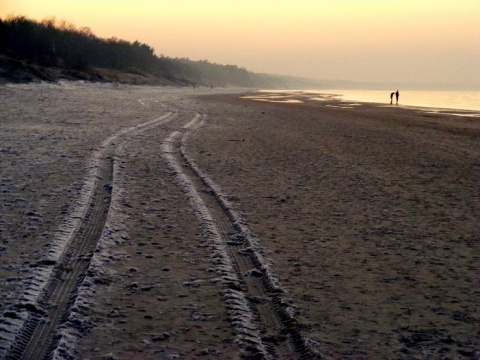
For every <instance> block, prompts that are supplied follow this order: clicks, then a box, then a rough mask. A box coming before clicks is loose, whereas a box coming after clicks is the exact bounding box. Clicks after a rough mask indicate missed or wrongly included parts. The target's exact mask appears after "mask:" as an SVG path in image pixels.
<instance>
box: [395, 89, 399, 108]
mask: <svg viewBox="0 0 480 360" xmlns="http://www.w3.org/2000/svg"><path fill="white" fill-rule="evenodd" d="M399 96H400V93H399V92H398V90H397V92H396V93H395V97H396V98H397V105H398V97H399Z"/></svg>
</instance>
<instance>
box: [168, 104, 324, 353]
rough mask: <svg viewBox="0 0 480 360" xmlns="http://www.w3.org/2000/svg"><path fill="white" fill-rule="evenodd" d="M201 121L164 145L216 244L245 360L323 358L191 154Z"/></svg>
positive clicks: (251, 239) (216, 259)
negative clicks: (190, 140)
mask: <svg viewBox="0 0 480 360" xmlns="http://www.w3.org/2000/svg"><path fill="white" fill-rule="evenodd" d="M204 119H205V115H201V114H198V113H197V114H196V116H195V117H194V118H193V119H192V120H191V121H190V122H189V123H188V124H187V125H186V126H184V128H183V129H182V130H179V131H174V132H173V133H171V135H170V136H169V137H168V138H167V139H166V140H165V142H164V144H163V148H162V149H163V154H164V156H165V157H166V159H167V160H168V162H169V164H170V166H171V167H172V168H173V169H174V171H175V173H176V176H177V180H178V182H179V183H180V185H181V186H182V187H183V188H184V189H185V191H186V192H187V194H188V196H189V197H190V200H191V203H192V205H193V207H194V209H195V210H196V213H197V216H198V217H199V218H200V220H201V222H202V224H203V225H204V228H205V229H206V232H207V234H208V237H209V239H210V240H211V247H212V250H213V251H212V259H211V260H210V262H211V263H212V264H214V265H216V266H217V273H218V274H219V275H220V278H219V279H218V281H219V282H220V283H222V284H223V286H224V300H225V303H226V305H227V308H228V310H229V313H230V317H231V321H232V323H233V325H234V327H235V329H236V332H237V339H236V341H237V343H238V345H239V347H240V350H241V353H242V356H243V357H244V358H256V359H270V358H274V359H277V358H280V359H312V358H316V357H317V355H316V354H315V353H314V351H313V350H312V349H311V348H310V347H309V345H308V342H307V340H306V339H305V338H304V337H303V335H302V334H301V332H300V326H299V324H298V323H297V321H296V320H295V318H294V316H293V311H292V309H291V307H290V306H289V304H288V302H287V301H286V299H285V298H284V297H283V296H282V294H283V292H284V291H283V289H282V288H281V287H280V285H279V284H278V281H277V280H276V279H275V277H274V276H273V275H272V273H271V271H270V269H269V267H268V266H267V265H266V262H265V261H264V260H263V258H262V255H261V253H260V251H259V250H258V246H257V243H256V241H255V239H254V237H253V236H252V234H251V233H250V231H249V229H248V228H247V227H246V226H245V224H243V223H242V222H241V221H240V219H239V217H238V216H237V215H236V214H235V213H234V211H233V210H232V207H231V205H230V204H229V202H228V200H227V198H226V197H225V196H223V195H222V194H221V192H220V191H219V189H217V188H216V186H215V185H214V184H213V183H212V182H211V181H210V180H209V179H208V178H207V177H206V176H205V175H204V174H203V173H202V172H201V171H200V170H199V169H198V167H197V166H196V165H195V164H194V163H193V161H191V160H190V159H189V158H188V156H187V155H186V153H185V139H186V138H187V135H188V133H189V130H191V129H193V128H195V127H197V126H199V125H201V124H202V123H203V121H204Z"/></svg>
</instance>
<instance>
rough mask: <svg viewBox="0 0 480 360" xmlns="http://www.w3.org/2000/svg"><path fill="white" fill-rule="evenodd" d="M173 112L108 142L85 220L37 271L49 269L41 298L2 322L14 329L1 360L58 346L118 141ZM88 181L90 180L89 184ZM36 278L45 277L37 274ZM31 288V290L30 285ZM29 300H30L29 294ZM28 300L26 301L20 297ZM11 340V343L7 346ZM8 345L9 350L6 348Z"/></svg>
mask: <svg viewBox="0 0 480 360" xmlns="http://www.w3.org/2000/svg"><path fill="white" fill-rule="evenodd" d="M176 116H177V115H176V114H175V113H173V112H169V113H167V114H166V115H164V116H161V117H159V118H156V119H154V120H151V121H148V122H145V123H143V124H140V125H136V126H133V127H130V128H127V129H124V130H122V131H119V132H118V133H116V134H114V135H113V136H111V137H110V138H108V139H106V140H105V141H104V142H103V143H102V146H101V150H100V151H99V152H97V153H96V154H95V155H94V157H93V162H94V163H95V164H94V165H95V166H96V169H97V170H96V172H94V173H93V174H91V175H90V177H94V179H89V181H90V182H92V183H93V185H92V188H91V190H90V193H89V198H88V201H87V202H86V203H85V208H84V209H81V214H82V216H81V217H80V218H78V219H76V222H75V228H74V230H73V231H72V233H71V236H70V237H69V239H68V240H67V243H66V244H64V245H63V251H62V253H61V254H60V255H59V257H58V259H46V260H44V261H43V262H42V263H40V264H38V266H39V267H41V268H43V267H45V268H49V269H48V270H46V271H43V273H45V272H47V273H49V276H48V277H47V278H43V279H42V277H41V276H39V278H37V279H33V281H32V283H36V284H37V285H36V288H37V289H38V293H36V294H34V297H35V301H33V302H22V301H21V300H19V301H18V302H17V304H15V306H14V307H13V308H12V309H9V310H8V311H6V312H5V313H4V314H3V318H0V320H1V321H0V322H1V323H2V324H3V325H5V324H7V325H12V326H11V329H7V330H9V331H5V329H2V330H3V331H4V333H3V335H5V333H6V335H7V336H3V339H0V340H3V342H2V348H1V349H0V357H2V358H3V357H4V358H6V359H50V358H51V357H52V356H53V352H54V350H55V349H56V347H57V344H58V340H59V334H58V333H57V329H58V328H59V326H60V325H61V324H62V323H64V322H65V321H66V320H67V319H68V317H69V314H70V310H71V306H72V304H73V303H74V302H75V299H76V296H77V292H78V289H79V286H80V285H81V284H82V281H83V279H84V278H85V275H86V274H87V271H88V269H89V266H90V263H91V259H92V256H93V254H94V252H95V249H96V247H97V245H98V242H99V240H100V238H101V235H102V230H103V228H104V226H105V223H106V220H107V216H108V211H109V208H110V203H111V199H112V196H111V193H112V187H113V164H114V155H115V148H116V145H117V140H118V139H119V138H121V137H122V136H124V135H127V134H135V133H139V132H142V131H145V130H148V129H150V128H152V127H156V126H160V125H162V124H165V123H167V122H169V121H171V120H172V119H174V118H176ZM87 182H88V181H87ZM38 274H42V271H39V272H38ZM27 287H28V286H27ZM28 295H30V297H31V295H32V293H31V291H30V293H28ZM22 298H26V297H25V296H23V297H21V299H22ZM5 339H6V340H9V342H6V341H5ZM5 343H7V345H5Z"/></svg>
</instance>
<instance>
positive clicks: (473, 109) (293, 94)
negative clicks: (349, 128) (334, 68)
mask: <svg viewBox="0 0 480 360" xmlns="http://www.w3.org/2000/svg"><path fill="white" fill-rule="evenodd" d="M258 92H259V93H261V94H262V95H264V94H278V95H281V96H285V97H290V98H292V99H295V98H308V97H309V98H310V99H315V98H316V97H324V98H333V99H336V100H339V101H342V102H346V103H366V104H376V105H378V106H385V107H389V106H392V107H402V108H411V109H417V110H421V111H437V112H442V113H453V112H455V113H459V114H460V115H462V114H465V116H472V117H480V108H478V105H476V104H477V102H476V101H474V100H471V101H469V103H468V104H470V105H467V106H465V107H464V108H461V107H457V108H456V107H454V106H447V107H446V106H444V107H440V106H438V105H416V104H408V100H407V103H406V104H403V103H402V100H403V95H402V94H401V95H400V103H399V104H398V105H396V104H395V103H393V104H390V103H388V102H387V101H386V100H385V101H384V102H382V101H379V100H380V99H379V96H382V97H383V95H384V94H388V90H349V89H338V90H332V89H326V90H267V89H263V90H259V91H258ZM404 92H405V93H409V94H411V93H420V94H422V95H425V93H428V94H430V93H432V92H437V93H439V94H445V93H453V94H455V93H470V94H473V95H474V96H477V97H478V94H480V92H479V91H467V90H465V91H444V90H438V91H430V90H429V91H421V90H412V91H407V90H405V91H404ZM345 93H346V94H345ZM355 93H356V94H357V95H355ZM364 93H365V94H364ZM368 93H373V94H374V95H368ZM402 93H403V92H402ZM473 95H471V96H473ZM369 98H373V100H371V99H369ZM386 98H387V96H385V99H386ZM319 101H323V100H320V99H319ZM429 101H431V100H429ZM479 101H480V99H479ZM472 103H473V104H475V105H473V106H472V105H471V104H472Z"/></svg>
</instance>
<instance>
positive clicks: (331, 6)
mask: <svg viewBox="0 0 480 360" xmlns="http://www.w3.org/2000/svg"><path fill="white" fill-rule="evenodd" d="M0 4H2V5H0V16H2V17H4V16H6V15H8V14H21V15H26V16H28V17H32V18H34V19H37V20H41V19H44V18H47V17H52V16H55V17H56V18H57V19H58V20H67V21H68V22H71V23H73V24H75V25H76V26H78V27H82V26H88V27H90V28H91V29H92V31H93V32H94V33H95V34H97V35H99V36H102V37H113V36H115V37H118V38H122V39H126V40H129V41H134V40H139V41H141V42H145V43H147V44H149V45H151V46H153V47H154V48H155V49H156V52H157V54H165V55H168V56H173V57H175V56H178V57H190V58H191V59H208V60H211V61H214V62H219V63H230V64H237V65H240V66H245V67H247V68H249V69H251V70H253V71H262V72H270V73H279V74H291V75H299V76H310V77H320V78H337V79H346V80H366V81H392V80H393V81H397V80H398V81H409V80H422V81H440V82H442V81H443V82H453V83H461V82H465V83H476V82H477V83H478V82H480V70H478V66H476V64H477V62H478V60H480V49H479V48H478V47H475V46H473V44H476V43H479V42H480V25H479V22H478V17H479V15H480V2H478V1H477V0H444V1H433V0H424V1H415V0H405V1H403V2H398V1H397V2H394V1H380V0H365V1H363V2H362V3H361V4H360V3H359V2H358V1H353V0H338V1H327V0H323V1H322V0H303V1H291V0H275V1H273V0H263V1H258V0H256V1H254V0H245V1H233V0H223V1H220V0H204V1H199V0H155V1H154V0H137V1H131V0H104V1H97V0H82V1H60V0H18V1H6V2H5V1H3V3H1V0H0Z"/></svg>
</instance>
